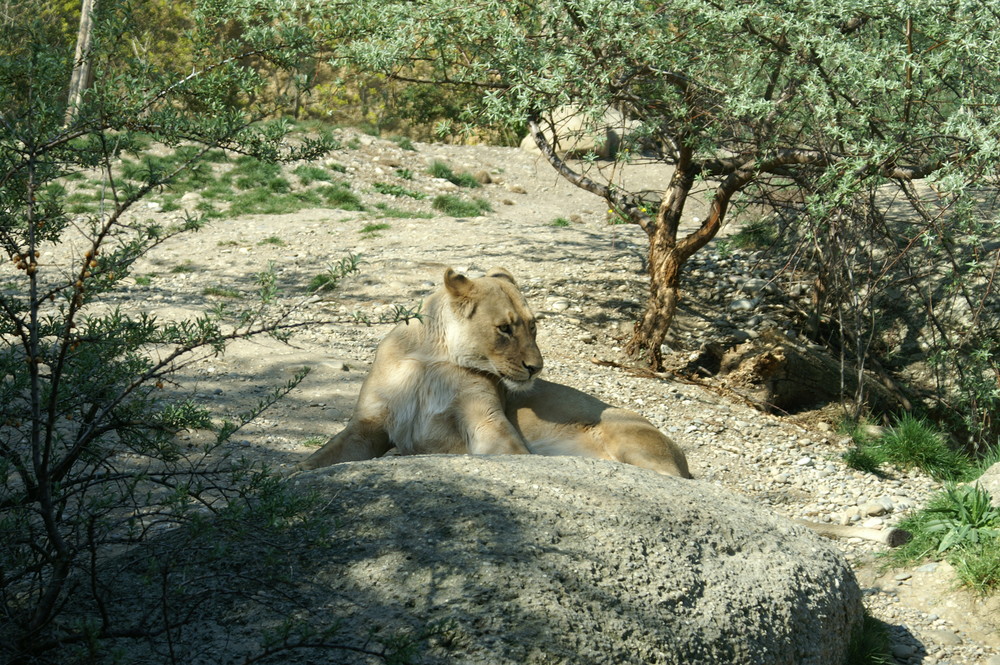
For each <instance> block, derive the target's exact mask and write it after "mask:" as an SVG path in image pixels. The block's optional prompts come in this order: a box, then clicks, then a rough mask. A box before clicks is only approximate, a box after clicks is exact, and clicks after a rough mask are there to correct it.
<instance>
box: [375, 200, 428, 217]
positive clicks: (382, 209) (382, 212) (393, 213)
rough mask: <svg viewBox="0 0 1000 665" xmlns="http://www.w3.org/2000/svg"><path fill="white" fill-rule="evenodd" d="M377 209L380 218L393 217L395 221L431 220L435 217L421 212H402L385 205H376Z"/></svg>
mask: <svg viewBox="0 0 1000 665" xmlns="http://www.w3.org/2000/svg"><path fill="white" fill-rule="evenodd" d="M375 209H376V210H378V211H379V216H380V217H392V218H394V219H430V218H431V217H433V216H434V215H432V214H431V213H429V212H424V211H421V210H402V209H400V208H393V207H392V206H388V205H386V204H384V203H376V204H375Z"/></svg>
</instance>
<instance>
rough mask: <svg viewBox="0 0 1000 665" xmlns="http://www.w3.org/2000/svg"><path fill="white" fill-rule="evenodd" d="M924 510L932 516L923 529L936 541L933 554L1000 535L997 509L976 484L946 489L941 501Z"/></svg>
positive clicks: (999, 512) (999, 514)
mask: <svg viewBox="0 0 1000 665" xmlns="http://www.w3.org/2000/svg"><path fill="white" fill-rule="evenodd" d="M927 512H928V513H929V514H930V515H931V518H930V519H929V520H928V521H927V522H926V523H925V524H924V530H925V531H926V533H928V534H930V535H932V536H933V537H934V538H935V539H937V540H938V546H937V551H936V554H941V553H943V552H945V551H947V550H949V549H952V548H954V547H966V546H968V545H979V544H981V543H983V542H985V541H986V540H987V539H991V538H993V539H995V538H997V536H1000V509H998V508H996V507H994V506H993V505H992V504H991V503H990V495H989V493H988V492H986V491H985V490H984V489H982V488H981V487H979V486H978V485H975V486H968V485H965V486H960V487H948V488H946V489H945V491H944V497H943V498H942V500H941V501H940V502H938V503H936V504H935V505H933V506H931V507H929V508H928V509H927Z"/></svg>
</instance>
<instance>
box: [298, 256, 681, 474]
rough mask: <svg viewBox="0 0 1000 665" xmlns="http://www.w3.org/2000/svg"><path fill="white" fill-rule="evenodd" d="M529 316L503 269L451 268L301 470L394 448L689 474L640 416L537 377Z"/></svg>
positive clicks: (379, 356)
mask: <svg viewBox="0 0 1000 665" xmlns="http://www.w3.org/2000/svg"><path fill="white" fill-rule="evenodd" d="M542 364H543V363H542V354H541V352H540V351H539V350H538V345H537V344H536V343H535V317H534V315H533V314H532V313H531V310H530V309H529V308H528V304H527V303H526V302H525V300H524V297H523V296H522V295H521V292H520V291H519V290H518V288H517V283H516V282H515V281H514V278H513V277H512V276H511V274H510V273H508V272H507V271H506V270H502V269H495V270H492V271H490V273H489V274H488V275H486V276H485V277H481V278H479V279H469V278H468V277H465V276H464V275H460V274H458V273H456V272H455V271H454V270H452V269H451V268H449V269H448V270H446V271H445V273H444V285H443V286H442V288H439V289H438V290H437V291H436V292H435V293H434V294H433V295H431V296H430V297H429V298H428V300H427V302H426V305H425V308H424V315H423V317H422V319H421V320H420V321H409V322H406V323H400V324H399V325H397V326H396V327H395V328H394V329H393V330H392V331H391V332H390V333H389V335H388V336H387V337H386V338H385V339H384V340H383V341H382V343H381V344H379V346H378V350H377V351H376V354H375V362H374V364H373V365H372V369H371V372H370V373H369V375H368V377H367V378H366V379H365V382H364V384H363V385H362V386H361V394H360V395H359V397H358V403H357V407H356V408H355V410H354V415H353V416H352V417H351V420H350V422H349V423H348V424H347V427H345V428H344V430H343V431H341V432H340V433H339V434H337V435H336V436H334V437H332V438H331V439H330V440H329V441H327V443H326V445H324V446H323V447H322V448H320V449H319V450H317V451H316V452H315V453H313V454H312V455H310V456H309V458H308V459H306V460H305V461H304V462H302V464H301V465H300V466H301V468H304V469H315V468H318V467H322V466H329V465H330V464H336V463H338V462H347V461H351V460H364V459H370V458H373V457H378V456H380V455H383V454H385V453H386V452H388V451H389V450H390V449H391V448H393V447H395V448H396V449H397V450H398V451H399V453H400V454H403V455H416V454H421V453H472V454H474V455H495V454H526V453H535V454H539V455H581V456H585V457H596V458H598V459H606V460H616V461H619V462H625V463H627V464H634V465H636V466H641V467H644V468H647V469H652V470H653V471H657V472H659V473H662V474H666V475H671V476H681V477H684V478H690V477H691V474H690V473H689V472H688V466H687V460H686V459H685V458H684V453H683V452H681V450H680V448H678V447H677V445H676V444H675V443H674V442H673V441H671V440H670V439H668V438H667V437H666V436H664V435H663V434H662V433H660V431H659V430H657V429H656V428H655V427H654V426H653V425H652V424H651V423H650V422H649V421H648V420H646V419H645V418H643V417H642V416H640V415H638V414H636V413H632V412H631V411H625V410H623V409H616V408H613V407H611V406H609V405H607V404H605V403H604V402H602V401H600V400H598V399H596V398H594V397H591V396H589V395H586V394H584V393H582V392H580V391H578V390H574V389H573V388H569V387H567V386H562V385H559V384H557V383H550V382H548V381H543V380H541V379H539V378H537V377H538V374H539V373H540V372H541V371H542Z"/></svg>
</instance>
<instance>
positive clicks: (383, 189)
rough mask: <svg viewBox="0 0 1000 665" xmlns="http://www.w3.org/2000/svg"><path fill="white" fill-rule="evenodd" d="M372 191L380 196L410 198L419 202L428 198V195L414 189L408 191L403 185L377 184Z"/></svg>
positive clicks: (374, 184)
mask: <svg viewBox="0 0 1000 665" xmlns="http://www.w3.org/2000/svg"><path fill="white" fill-rule="evenodd" d="M372 189H374V190H375V191H376V192H378V193H379V194H388V195H389V196H408V197H410V198H411V199H417V200H418V201H419V200H421V199H425V198H427V195H426V194H424V193H422V192H415V191H413V190H412V189H407V188H405V187H402V186H401V185H391V184H387V183H382V182H376V183H373V184H372Z"/></svg>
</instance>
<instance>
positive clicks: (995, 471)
mask: <svg viewBox="0 0 1000 665" xmlns="http://www.w3.org/2000/svg"><path fill="white" fill-rule="evenodd" d="M976 484H978V485H979V486H980V487H982V488H983V489H984V490H986V491H987V492H989V493H990V497H991V499H992V501H991V503H992V504H993V505H994V506H997V507H1000V462H998V463H997V464H994V465H993V466H991V467H990V468H988V469H986V473H984V474H983V475H981V476H980V477H979V479H978V480H977V481H976Z"/></svg>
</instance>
